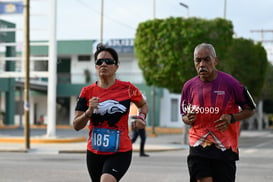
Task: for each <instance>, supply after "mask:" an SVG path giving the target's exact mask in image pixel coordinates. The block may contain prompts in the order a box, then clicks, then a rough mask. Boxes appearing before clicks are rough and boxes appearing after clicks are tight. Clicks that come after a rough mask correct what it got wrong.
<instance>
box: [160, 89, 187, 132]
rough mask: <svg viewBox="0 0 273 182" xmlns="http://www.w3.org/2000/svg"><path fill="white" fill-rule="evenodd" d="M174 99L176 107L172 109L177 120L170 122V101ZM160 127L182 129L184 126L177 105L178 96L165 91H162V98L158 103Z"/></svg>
mask: <svg viewBox="0 0 273 182" xmlns="http://www.w3.org/2000/svg"><path fill="white" fill-rule="evenodd" d="M172 99H176V100H177V102H178V106H177V107H175V108H173V109H175V110H176V111H175V110H173V111H174V112H175V113H176V116H175V117H177V120H175V121H172V119H171V118H172V116H171V109H172V108H171V107H172V106H171V100H172ZM160 102H161V103H160V126H161V127H174V128H180V127H183V126H184V124H183V123H182V119H181V114H180V109H179V104H180V94H171V93H170V92H169V91H168V90H167V89H164V91H163V97H162V98H161V101H160Z"/></svg>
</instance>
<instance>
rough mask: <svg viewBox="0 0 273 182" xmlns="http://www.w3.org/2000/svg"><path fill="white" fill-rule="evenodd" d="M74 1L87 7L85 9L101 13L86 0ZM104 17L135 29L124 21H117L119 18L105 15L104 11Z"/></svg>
mask: <svg viewBox="0 0 273 182" xmlns="http://www.w3.org/2000/svg"><path fill="white" fill-rule="evenodd" d="M75 2H76V3H79V4H80V5H82V6H83V7H85V8H87V9H89V10H92V11H93V12H95V13H96V14H98V15H100V14H101V12H100V11H98V10H96V9H94V8H93V7H91V6H90V5H89V4H88V3H86V2H84V1H82V0H75ZM104 17H105V18H107V19H109V20H111V21H113V22H115V23H117V24H119V25H121V26H123V27H126V28H129V29H132V30H135V29H136V28H134V27H132V26H130V25H128V24H126V23H123V22H121V21H119V20H116V19H114V18H111V17H110V16H107V15H105V13H104Z"/></svg>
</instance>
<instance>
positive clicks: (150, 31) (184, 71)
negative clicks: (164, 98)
mask: <svg viewBox="0 0 273 182" xmlns="http://www.w3.org/2000/svg"><path fill="white" fill-rule="evenodd" d="M232 35H233V25H232V23H231V22H230V21H227V20H224V19H220V18H217V19H214V20H205V19H199V18H189V19H183V18H180V17H179V18H173V17H171V18H168V19H156V20H150V21H146V22H143V23H140V24H139V26H138V28H137V32H136V37H135V45H134V47H135V53H136V56H137V58H138V61H139V62H138V64H139V66H140V68H141V69H142V71H143V75H144V78H145V80H146V82H147V84H148V85H154V86H158V87H163V88H167V89H168V90H169V91H170V92H173V93H180V92H181V86H182V85H183V84H184V83H185V82H186V81H187V80H188V79H189V78H191V77H193V76H195V75H196V71H195V69H194V65H193V50H194V48H195V46H196V45H197V44H199V43H202V42H209V43H212V44H213V45H215V46H216V47H215V48H216V50H217V52H219V53H218V56H220V57H222V58H225V57H227V54H226V53H227V51H226V50H227V48H228V45H230V44H231V42H232Z"/></svg>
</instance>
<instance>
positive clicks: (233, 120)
mask: <svg viewBox="0 0 273 182" xmlns="http://www.w3.org/2000/svg"><path fill="white" fill-rule="evenodd" d="M229 115H230V117H231V119H230V123H231V124H232V123H235V122H236V119H235V118H234V115H233V114H229Z"/></svg>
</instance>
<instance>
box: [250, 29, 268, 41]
mask: <svg viewBox="0 0 273 182" xmlns="http://www.w3.org/2000/svg"><path fill="white" fill-rule="evenodd" d="M250 32H251V33H260V34H261V40H260V41H261V42H262V43H273V39H272V40H264V34H265V33H272V34H273V29H272V30H263V29H260V30H250Z"/></svg>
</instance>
